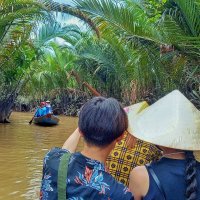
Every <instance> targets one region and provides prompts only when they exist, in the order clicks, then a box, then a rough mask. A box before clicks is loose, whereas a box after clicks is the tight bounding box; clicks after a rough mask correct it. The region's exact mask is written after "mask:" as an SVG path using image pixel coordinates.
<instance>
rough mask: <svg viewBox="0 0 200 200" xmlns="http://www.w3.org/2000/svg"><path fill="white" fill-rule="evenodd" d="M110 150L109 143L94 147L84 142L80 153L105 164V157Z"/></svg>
mask: <svg viewBox="0 0 200 200" xmlns="http://www.w3.org/2000/svg"><path fill="white" fill-rule="evenodd" d="M111 150H112V146H111V145H109V146H107V147H103V148H102V147H96V146H93V145H87V144H85V145H84V148H83V150H82V151H81V153H82V154H83V155H84V156H86V157H88V158H90V159H93V160H98V161H100V162H102V163H104V164H105V163H106V159H107V157H108V155H109V154H110V152H111Z"/></svg>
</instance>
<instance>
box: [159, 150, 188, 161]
mask: <svg viewBox="0 0 200 200" xmlns="http://www.w3.org/2000/svg"><path fill="white" fill-rule="evenodd" d="M162 157H165V158H172V159H180V160H182V159H185V152H184V151H181V150H175V149H164V150H163V156H162Z"/></svg>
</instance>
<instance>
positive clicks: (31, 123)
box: [29, 115, 35, 125]
mask: <svg viewBox="0 0 200 200" xmlns="http://www.w3.org/2000/svg"><path fill="white" fill-rule="evenodd" d="M34 117H35V115H34V116H33V118H32V119H31V121H30V122H29V124H30V125H31V124H32V122H33V119H34Z"/></svg>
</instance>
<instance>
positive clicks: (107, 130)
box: [78, 97, 128, 146]
mask: <svg viewBox="0 0 200 200" xmlns="http://www.w3.org/2000/svg"><path fill="white" fill-rule="evenodd" d="M78 125H79V129H80V131H81V132H82V134H83V137H84V139H85V141H86V142H87V143H89V144H92V145H95V146H107V145H109V144H111V143H112V142H113V141H114V140H115V139H117V138H118V137H119V136H121V135H122V134H123V133H124V131H125V130H127V128H128V118H127V115H126V112H125V111H124V109H123V108H122V106H121V104H120V103H119V102H118V101H117V100H116V99H114V98H104V97H94V98H92V99H91V100H90V101H88V102H87V103H86V104H85V105H84V106H83V107H82V109H81V111H80V113H79V122H78Z"/></svg>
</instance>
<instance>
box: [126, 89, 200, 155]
mask: <svg viewBox="0 0 200 200" xmlns="http://www.w3.org/2000/svg"><path fill="white" fill-rule="evenodd" d="M128 118H129V128H128V131H129V132H130V133H131V134H132V135H134V136H135V137H136V138H139V139H141V140H144V141H146V142H150V143H153V144H156V145H160V146H164V147H170V148H174V149H182V150H191V151H195V150H198V153H200V111H199V110H198V109H197V108H196V107H195V106H194V105H193V104H192V103H191V102H190V101H189V100H188V99H187V98H186V97H185V96H184V95H183V94H182V93H180V92H179V91H178V90H174V91H173V92H171V93H169V94H168V95H166V96H164V97H163V98H161V99H160V100H158V101H157V102H156V103H154V104H153V105H151V106H149V107H148V108H146V109H145V110H143V111H142V112H140V113H139V114H138V115H137V117H135V118H134V119H132V117H131V114H130V113H129V115H128ZM196 153H197V152H196ZM198 156H200V155H198Z"/></svg>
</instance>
